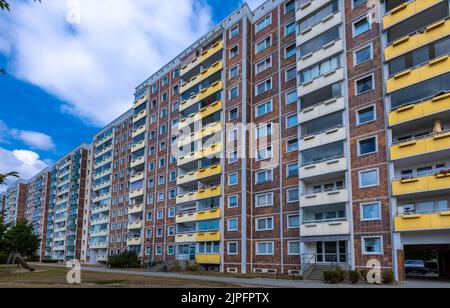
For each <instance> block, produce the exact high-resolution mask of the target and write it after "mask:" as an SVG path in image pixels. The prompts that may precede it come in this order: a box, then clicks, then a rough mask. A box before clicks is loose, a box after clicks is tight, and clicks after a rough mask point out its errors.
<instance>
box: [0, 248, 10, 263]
mask: <svg viewBox="0 0 450 308" xmlns="http://www.w3.org/2000/svg"><path fill="white" fill-rule="evenodd" d="M8 257H9V255H8V254H7V253H6V252H2V251H0V264H6V263H7V262H8Z"/></svg>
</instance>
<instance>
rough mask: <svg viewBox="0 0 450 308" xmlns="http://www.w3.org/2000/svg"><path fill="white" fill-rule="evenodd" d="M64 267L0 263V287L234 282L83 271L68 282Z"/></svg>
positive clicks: (186, 285) (211, 285)
mask: <svg viewBox="0 0 450 308" xmlns="http://www.w3.org/2000/svg"><path fill="white" fill-rule="evenodd" d="M66 275H67V269H65V268H58V267H54V268H53V267H40V266H38V267H36V271H35V272H29V271H26V270H23V269H18V268H17V267H15V266H0V288H105V287H108V288H230V287H239V286H237V285H233V284H228V283H220V282H206V281H205V282H203V281H197V280H186V279H173V278H157V277H146V276H131V275H121V274H114V273H96V272H87V271H83V272H82V273H81V282H82V284H81V285H78V286H76V285H75V286H74V285H69V284H68V283H67V281H66Z"/></svg>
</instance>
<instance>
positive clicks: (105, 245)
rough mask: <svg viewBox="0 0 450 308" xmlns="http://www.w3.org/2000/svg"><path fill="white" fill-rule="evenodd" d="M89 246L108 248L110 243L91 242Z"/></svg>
mask: <svg viewBox="0 0 450 308" xmlns="http://www.w3.org/2000/svg"><path fill="white" fill-rule="evenodd" d="M89 248H91V249H107V248H108V243H95V244H90V245H89Z"/></svg>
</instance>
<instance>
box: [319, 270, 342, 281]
mask: <svg viewBox="0 0 450 308" xmlns="http://www.w3.org/2000/svg"><path fill="white" fill-rule="evenodd" d="M323 278H324V279H325V282H328V283H332V284H336V283H339V282H341V273H340V272H339V271H337V270H333V271H325V272H323Z"/></svg>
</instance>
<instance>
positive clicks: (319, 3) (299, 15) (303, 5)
mask: <svg viewBox="0 0 450 308" xmlns="http://www.w3.org/2000/svg"><path fill="white" fill-rule="evenodd" d="M329 2H330V0H299V1H298V9H297V12H296V19H297V21H298V20H302V19H303V18H305V16H308V15H310V14H311V13H313V12H315V11H317V10H318V9H320V8H321V7H323V6H325V5H326V4H327V3H329Z"/></svg>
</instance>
